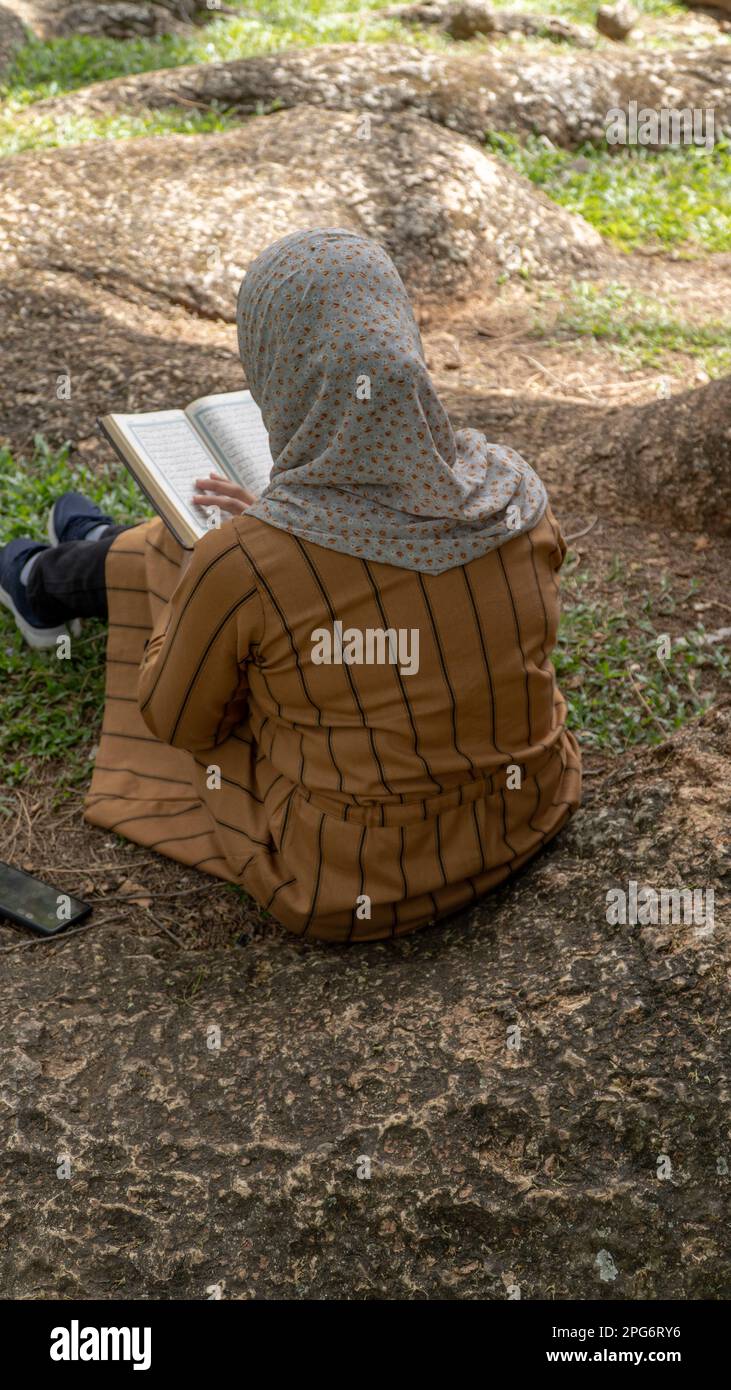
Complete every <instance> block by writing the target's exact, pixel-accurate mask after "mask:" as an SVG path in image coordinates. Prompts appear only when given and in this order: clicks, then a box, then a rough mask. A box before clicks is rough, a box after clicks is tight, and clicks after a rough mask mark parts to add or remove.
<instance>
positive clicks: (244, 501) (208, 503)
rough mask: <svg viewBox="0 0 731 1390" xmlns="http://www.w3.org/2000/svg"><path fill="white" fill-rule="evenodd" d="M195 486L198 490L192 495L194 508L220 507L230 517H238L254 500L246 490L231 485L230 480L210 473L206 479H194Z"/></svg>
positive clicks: (236, 485)
mask: <svg viewBox="0 0 731 1390" xmlns="http://www.w3.org/2000/svg"><path fill="white" fill-rule="evenodd" d="M195 485H196V487H197V488H198V489H199V491H197V492H195V493H194V494H193V499H192V500H193V503H194V505H195V506H197V507H220V508H221V509H222V511H225V512H229V513H231V515H232V516H240V515H241V513H242V512H245V511H246V509H247V507H250V506H251V504H252V502H254V501H255V500H256V499H255V497H254V495H253V493H250V492H247V490H246V488H243V487H240V486H239V484H238V483H232V482H231V480H230V478H222V477H220V475H219V474H218V473H211V475H210V477H208V478H196V484H195Z"/></svg>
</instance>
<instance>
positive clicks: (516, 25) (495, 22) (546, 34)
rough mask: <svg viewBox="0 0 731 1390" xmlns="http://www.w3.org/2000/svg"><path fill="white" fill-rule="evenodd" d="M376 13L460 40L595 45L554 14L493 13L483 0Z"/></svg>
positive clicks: (446, 0) (588, 34)
mask: <svg viewBox="0 0 731 1390" xmlns="http://www.w3.org/2000/svg"><path fill="white" fill-rule="evenodd" d="M376 14H377V16H378V17H379V18H380V17H381V16H383V18H384V19H398V20H400V22H401V23H402V24H415V25H417V27H419V28H428V27H429V26H430V25H433V26H435V27H436V28H439V29H442V30H444V32H445V33H446V34H448V35H449V37H450V38H452V39H457V40H462V41H469V40H470V39H474V38H477V37H478V35H480V36H482V37H484V38H502V37H504V36H508V37H509V38H514V37H517V36H519V37H524V38H541V39H551V40H552V41H553V42H554V43H575V44H578V45H579V47H581V48H593V46H594V43H595V36H594V34H593V32H592V30H591V29H587V28H585V27H583V26H579V25H578V24H569V23H567V21H566V20H565V19H556V18H555V17H554V16H553V15H542V14H526V12H525V11H524V10H496V9H493V7H492V5H488V4H486V3H485V0H428V3H426V4H423V5H422V4H416V5H390V6H389V7H388V9H385V10H378V11H376Z"/></svg>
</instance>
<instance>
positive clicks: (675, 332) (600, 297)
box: [535, 281, 731, 377]
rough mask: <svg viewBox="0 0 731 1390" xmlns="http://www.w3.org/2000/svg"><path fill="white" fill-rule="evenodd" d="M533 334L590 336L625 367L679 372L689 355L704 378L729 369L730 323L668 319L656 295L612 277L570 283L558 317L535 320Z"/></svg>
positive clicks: (556, 338) (551, 338)
mask: <svg viewBox="0 0 731 1390" xmlns="http://www.w3.org/2000/svg"><path fill="white" fill-rule="evenodd" d="M546 297H548V295H546ZM535 336H536V337H539V338H541V339H542V341H544V342H549V343H550V342H551V341H554V342H565V341H567V340H571V339H576V338H593V339H594V341H595V342H597V343H601V344H602V346H603V347H606V348H608V349H609V351H610V352H612V353H613V354H614V355H615V356H616V357H618V358H619V360H620V361H621V362H622V364H623V366H624V367H626V368H627V369H635V368H637V367H654V368H658V369H662V370H665V371H668V372H671V373H675V374H680V373H682V372H684V371H685V359H686V358H687V357H692V358H693V359H694V360H695V361H696V362H698V364H699V366H701V367H702V368H703V370H704V371H705V372H706V373H707V375H708V376H709V377H721V376H724V375H726V373H728V372H731V325H729V324H728V323H724V322H722V321H721V320H710V321H706V322H704V323H702V324H696V323H688V322H687V321H686V320H683V319H679V318H674V317H673V316H672V315H671V314H670V313H669V312H668V310H667V308H666V307H665V306H664V305H663V304H661V303H660V302H659V301H658V300H657V299H652V298H650V297H649V296H646V295H641V294H638V293H637V291H636V290H635V289H632V288H629V287H628V286H626V285H621V284H618V283H617V282H616V281H615V282H610V283H609V284H606V285H603V286H599V285H593V284H591V283H589V282H581V281H579V282H576V283H574V284H573V285H572V287H571V296H570V298H569V300H568V302H566V303H565V307H562V309H561V310H560V312H559V314H558V317H557V318H556V319H555V320H554V321H553V322H552V323H551V324H550V326H549V325H538V326H537V328H536V330H535ZM679 355H680V357H681V360H680V361H678V360H677V357H678V356H679Z"/></svg>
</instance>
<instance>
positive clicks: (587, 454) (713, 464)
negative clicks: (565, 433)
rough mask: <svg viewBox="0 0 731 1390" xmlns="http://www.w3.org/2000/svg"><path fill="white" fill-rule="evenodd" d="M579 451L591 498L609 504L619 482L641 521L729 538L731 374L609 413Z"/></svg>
mask: <svg viewBox="0 0 731 1390" xmlns="http://www.w3.org/2000/svg"><path fill="white" fill-rule="evenodd" d="M576 451H577V455H578V458H577V460H576V464H577V466H578V468H580V469H581V471H582V474H583V478H584V481H585V486H586V495H587V497H588V500H590V501H591V500H594V501H600V502H601V503H602V505H606V503H607V500H608V499H607V483H608V481H609V482H610V486H611V480H614V487H615V488H616V491H617V492H618V493H620V494H621V495H622V496H623V498H624V500H625V502H626V501H627V500H628V499H631V500H633V501H634V503H635V505H636V508H637V511H638V513H639V514H640V515H642V516H648V517H652V518H653V521H656V522H658V523H666V524H669V525H674V526H679V527H681V528H682V529H683V530H684V531H707V532H709V533H712V534H716V535H725V536H731V376H726V377H722V378H721V380H720V381H712V382H710V383H709V385H707V386H701V387H696V388H695V389H694V390H692V391H686V392H684V393H683V394H682V395H679V396H675V397H673V399H672V400H669V401H657V402H653V403H652V404H650V405H643V406H625V407H624V408H618V409H615V410H611V411H608V412H607V413H606V414H605V415H604V417H603V418H602V420H601V422H600V423H599V424H597V426H595V428H594V429H593V430H590V431H586V433H585V434H584V436H583V438H582V439H577V441H576Z"/></svg>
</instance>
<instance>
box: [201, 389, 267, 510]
mask: <svg viewBox="0 0 731 1390" xmlns="http://www.w3.org/2000/svg"><path fill="white" fill-rule="evenodd" d="M186 413H187V415H188V417H189V418H190V419H191V420H192V421H193V423H194V425H195V428H196V429H197V430H198V432H199V434H200V435H201V436H202V438H203V440H204V442H205V443H206V444H207V446H208V448H209V449H210V450H211V453H212V454H214V455H215V456H216V458H217V460H218V462H219V463H220V465H221V467H222V468H223V469H224V470H225V472H226V473H228V475H229V477H230V478H232V479H233V481H234V482H237V483H240V484H241V486H242V487H245V488H246V489H247V490H248V491H249V492H252V493H253V494H254V496H255V497H259V496H260V495H261V493H262V492H263V491H264V488H265V487H266V486H267V484H268V482H269V474H270V471H271V467H272V456H271V453H270V451H269V435H268V434H267V432H266V428H265V425H264V421H263V419H262V416H261V411H260V409H259V407H258V405H257V404H256V401H255V400H254V398H253V396H252V395H251V392H250V391H227V392H224V393H222V394H220V395H217V396H201V398H200V400H197V401H193V403H192V404H191V405H189V406H188V409H187V412H186Z"/></svg>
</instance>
